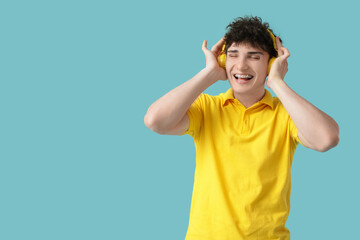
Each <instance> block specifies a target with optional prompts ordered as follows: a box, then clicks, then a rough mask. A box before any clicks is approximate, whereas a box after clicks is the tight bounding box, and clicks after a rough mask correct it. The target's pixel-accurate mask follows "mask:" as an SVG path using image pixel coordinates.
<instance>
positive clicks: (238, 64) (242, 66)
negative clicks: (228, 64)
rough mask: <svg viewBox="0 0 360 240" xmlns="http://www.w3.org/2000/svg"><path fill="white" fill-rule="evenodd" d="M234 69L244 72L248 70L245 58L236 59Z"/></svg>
mask: <svg viewBox="0 0 360 240" xmlns="http://www.w3.org/2000/svg"><path fill="white" fill-rule="evenodd" d="M235 66H236V68H237V69H238V70H239V71H245V70H247V69H248V68H249V65H248V62H247V59H246V57H245V56H241V57H239V58H238V59H237V61H236V64H235Z"/></svg>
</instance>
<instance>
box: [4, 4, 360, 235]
mask: <svg viewBox="0 0 360 240" xmlns="http://www.w3.org/2000/svg"><path fill="white" fill-rule="evenodd" d="M319 2H321V3H318V2H317V1H309V0H304V1H297V2H292V1H225V2H223V3H220V1H189V0H184V1H158V0H155V1H133V2H131V3H130V2H124V1H78V0H76V1H74V0H72V1H64V0H63V1H1V3H0V30H1V38H0V48H1V49H0V50H1V52H0V64H1V70H0V76H1V78H0V79H1V85H0V107H1V115H0V121H1V122H0V123H1V124H0V127H1V131H0V140H1V142H0V144H1V145H0V228H1V229H0V239H6V240H12V239H36V240H42V239H87V240H90V239H158V240H160V239H164V240H165V239H166V240H167V239H184V238H185V234H186V230H187V226H188V218H189V211H190V203H191V194H192V187H193V180H194V178H193V177H194V169H195V146H194V143H193V139H192V138H191V137H190V136H188V135H186V136H182V137H180V136H165V135H158V134H156V133H154V132H152V131H151V130H149V129H147V128H146V127H145V125H144V116H145V113H146V111H147V109H148V107H149V106H150V105H151V104H152V103H153V102H154V101H156V100H157V99H158V98H160V97H161V96H163V95H164V94H166V93H167V92H168V91H170V90H172V89H173V88H175V87H177V86H178V85H180V84H182V83H184V82H185V81H187V80H189V79H190V78H192V77H193V76H194V75H195V74H196V73H197V72H199V71H200V70H201V69H202V68H203V67H205V59H204V56H203V52H202V51H201V45H202V42H203V40H205V39H206V40H208V47H209V48H211V47H212V45H213V44H215V43H216V42H217V41H218V40H219V39H220V38H221V37H222V36H223V34H224V33H225V27H226V26H227V25H228V24H229V23H230V22H231V21H232V20H233V19H234V18H236V17H239V16H244V15H250V14H251V15H253V16H260V17H262V19H263V20H264V21H267V22H269V23H270V27H271V28H272V29H273V30H274V32H275V34H276V35H280V37H281V38H282V39H283V44H284V46H285V47H287V48H288V49H289V51H290V53H291V57H290V58H289V59H288V60H289V72H288V74H287V75H286V78H285V81H286V82H287V83H288V85H289V86H290V87H291V88H292V89H294V90H295V91H296V92H297V93H298V94H300V95H301V96H303V97H304V98H305V99H307V100H308V101H310V102H311V103H312V104H314V105H315V106H317V107H318V108H320V109H321V110H323V111H325V112H326V113H327V114H329V115H330V116H332V117H333V118H334V119H335V120H336V121H337V122H338V124H339V125H340V143H339V145H338V146H337V147H336V148H334V149H332V150H330V151H328V152H325V153H319V152H316V151H314V150H311V149H307V148H305V147H303V146H301V145H299V146H298V149H297V151H296V153H295V157H294V161H293V167H292V195H291V211H290V216H289V219H288V222H287V225H286V226H287V227H288V228H289V229H290V231H291V237H292V239H293V240H302V239H309V240H311V239H354V238H355V237H356V236H357V235H358V216H359V204H358V203H359V202H360V197H359V190H358V189H359V188H358V185H359V182H360V181H359V180H360V178H359V173H358V171H359V167H360V163H359V160H360V158H359V156H358V149H359V147H358V143H359V141H358V135H359V125H358V122H359V121H358V119H359V114H358V110H357V109H358V107H356V106H357V103H356V102H357V97H358V96H359V87H360V83H359V79H358V78H359V75H358V72H359V53H360V51H359V50H360V49H359V36H360V35H359V31H358V29H359V17H358V16H359V15H358V11H357V10H358V9H359V7H358V6H357V5H356V3H355V1H350V0H343V1H338V2H335V3H331V2H326V1H319ZM229 87H230V85H229V83H228V82H227V81H226V82H217V83H215V84H214V85H212V86H211V87H210V88H208V89H207V90H206V91H205V93H208V94H212V95H218V94H219V93H221V92H225V91H226V90H227V89H228V88H229Z"/></svg>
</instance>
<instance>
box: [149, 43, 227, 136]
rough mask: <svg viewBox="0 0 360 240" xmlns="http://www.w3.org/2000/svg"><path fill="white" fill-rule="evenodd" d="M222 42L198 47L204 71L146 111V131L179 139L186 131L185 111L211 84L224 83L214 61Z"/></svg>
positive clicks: (219, 69) (222, 76)
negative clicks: (209, 47)
mask: <svg viewBox="0 0 360 240" xmlns="http://www.w3.org/2000/svg"><path fill="white" fill-rule="evenodd" d="M223 44H224V39H221V40H220V41H219V42H217V43H216V44H215V45H214V46H213V48H212V49H211V51H210V50H208V49H207V47H206V45H207V41H206V40H205V41H204V42H203V45H202V50H203V52H204V54H205V59H206V67H205V68H204V69H202V70H201V71H200V72H199V73H198V74H196V75H195V76H194V77H193V78H191V79H190V80H188V81H187V82H185V83H183V84H181V85H180V86H178V87H176V88H175V89H173V90H171V91H170V92H168V93H167V94H165V95H164V96H162V97H161V98H159V99H158V100H157V101H156V102H154V103H153V104H152V105H151V106H150V107H149V109H148V111H147V113H146V115H145V118H144V123H145V125H146V127H148V128H149V129H151V130H152V131H154V132H156V133H159V134H170V135H181V134H182V133H184V132H185V131H186V130H187V129H188V127H189V120H188V118H187V114H186V111H187V110H188V109H189V108H190V106H191V104H192V103H193V102H194V101H195V100H196V99H197V98H198V97H199V95H200V94H201V93H202V92H203V91H205V90H206V89H207V88H208V87H210V86H211V85H212V84H214V83H215V82H217V81H218V80H226V79H227V78H226V73H225V70H224V69H223V68H221V67H220V66H219V65H218V62H217V57H218V55H219V54H220V52H221V47H222V45H223Z"/></svg>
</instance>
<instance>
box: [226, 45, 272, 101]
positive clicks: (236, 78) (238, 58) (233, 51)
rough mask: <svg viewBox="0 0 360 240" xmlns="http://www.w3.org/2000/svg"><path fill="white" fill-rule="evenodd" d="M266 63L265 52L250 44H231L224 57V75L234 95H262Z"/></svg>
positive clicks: (266, 56) (267, 56) (267, 55)
mask: <svg viewBox="0 0 360 240" xmlns="http://www.w3.org/2000/svg"><path fill="white" fill-rule="evenodd" d="M268 61H269V54H268V53H267V52H265V51H263V50H261V49H258V48H255V47H252V46H251V45H250V44H246V43H240V44H236V43H233V44H232V45H231V46H230V47H229V48H228V51H227V55H226V74H227V77H228V79H229V82H230V85H231V87H232V88H233V90H234V94H254V95H257V94H259V93H260V92H261V93H262V92H263V91H264V88H265V79H266V76H267V68H268ZM235 97H236V96H235Z"/></svg>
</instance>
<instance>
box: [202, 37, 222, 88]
mask: <svg viewBox="0 0 360 240" xmlns="http://www.w3.org/2000/svg"><path fill="white" fill-rule="evenodd" d="M224 43H225V39H224V37H223V38H222V39H220V41H218V42H217V43H216V44H215V45H214V46H213V47H212V49H211V51H210V50H209V49H207V46H206V45H207V41H206V40H204V42H203V45H202V50H203V52H204V54H205V60H206V68H207V69H209V70H210V71H215V72H216V74H217V76H218V80H223V81H225V80H227V76H226V71H225V69H223V68H222V67H220V65H219V63H218V61H217V59H218V57H219V55H220V54H221V50H222V46H223V45H224Z"/></svg>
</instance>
